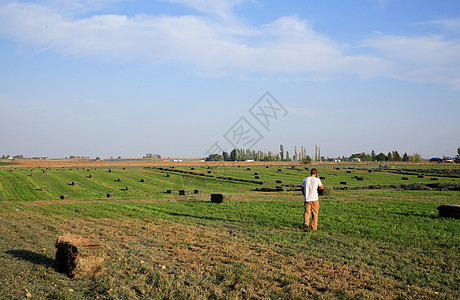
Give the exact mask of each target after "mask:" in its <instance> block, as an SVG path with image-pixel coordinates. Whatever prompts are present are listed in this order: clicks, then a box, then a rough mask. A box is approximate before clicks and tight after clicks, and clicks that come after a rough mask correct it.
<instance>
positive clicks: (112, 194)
mask: <svg viewBox="0 0 460 300" xmlns="http://www.w3.org/2000/svg"><path fill="white" fill-rule="evenodd" d="M114 196H115V195H114V193H107V198H112V197H114Z"/></svg>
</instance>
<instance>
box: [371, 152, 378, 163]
mask: <svg viewBox="0 0 460 300" xmlns="http://www.w3.org/2000/svg"><path fill="white" fill-rule="evenodd" d="M371 159H372V161H374V160H376V159H377V158H376V155H375V151H374V150H372V152H371Z"/></svg>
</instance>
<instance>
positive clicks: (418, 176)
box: [417, 175, 425, 178]
mask: <svg viewBox="0 0 460 300" xmlns="http://www.w3.org/2000/svg"><path fill="white" fill-rule="evenodd" d="M417 178H425V176H424V175H417Z"/></svg>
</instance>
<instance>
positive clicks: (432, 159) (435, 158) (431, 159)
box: [430, 157, 441, 161]
mask: <svg viewBox="0 0 460 300" xmlns="http://www.w3.org/2000/svg"><path fill="white" fill-rule="evenodd" d="M438 160H441V159H440V158H439V157H433V158H430V161H438Z"/></svg>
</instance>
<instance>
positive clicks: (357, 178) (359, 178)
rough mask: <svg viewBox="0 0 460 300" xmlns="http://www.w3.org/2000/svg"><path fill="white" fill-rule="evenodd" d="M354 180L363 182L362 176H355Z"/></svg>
mask: <svg viewBox="0 0 460 300" xmlns="http://www.w3.org/2000/svg"><path fill="white" fill-rule="evenodd" d="M356 180H360V181H363V180H364V177H363V176H356Z"/></svg>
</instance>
